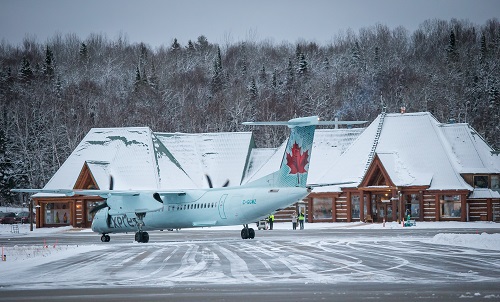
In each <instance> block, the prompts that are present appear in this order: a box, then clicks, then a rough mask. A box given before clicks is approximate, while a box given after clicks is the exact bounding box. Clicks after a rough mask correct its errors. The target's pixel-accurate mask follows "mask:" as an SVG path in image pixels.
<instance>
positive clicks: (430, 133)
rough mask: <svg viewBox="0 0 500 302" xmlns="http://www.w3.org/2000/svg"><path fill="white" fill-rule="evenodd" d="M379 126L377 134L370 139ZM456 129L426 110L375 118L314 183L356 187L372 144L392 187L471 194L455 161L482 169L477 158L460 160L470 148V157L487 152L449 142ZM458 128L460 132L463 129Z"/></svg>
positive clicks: (476, 144)
mask: <svg viewBox="0 0 500 302" xmlns="http://www.w3.org/2000/svg"><path fill="white" fill-rule="evenodd" d="M380 126H381V129H380V136H379V138H378V141H376V134H377V129H378V128H379V127H380ZM458 129H459V127H457V126H452V127H450V126H448V125H444V124H441V123H439V122H438V121H437V120H436V119H435V118H434V117H433V116H432V115H431V114H430V113H428V112H419V113H405V114H399V113H391V114H381V115H379V116H378V117H377V118H376V119H375V120H374V121H373V122H372V123H371V124H370V126H368V128H367V129H366V130H365V131H364V132H363V133H362V134H361V135H360V136H359V137H358V139H357V140H356V141H355V142H354V143H353V144H352V145H350V147H349V149H348V150H347V151H346V152H345V153H344V154H342V156H340V157H339V159H338V160H337V161H336V162H334V163H332V164H331V165H330V166H329V168H328V169H327V172H326V173H325V174H324V175H323V176H322V177H321V178H320V181H319V182H323V183H331V182H347V181H354V183H353V184H352V185H347V186H350V187H356V186H358V185H359V183H360V182H361V180H362V178H363V177H364V174H365V170H366V168H367V162H368V159H369V156H370V152H371V150H372V147H373V146H374V145H376V148H375V153H376V154H377V155H378V156H379V158H380V160H381V162H382V164H383V165H384V167H385V169H386V170H387V172H388V174H389V177H390V178H391V180H392V181H393V182H394V184H395V185H396V186H415V185H426V186H429V189H430V190H470V191H471V190H472V187H471V186H470V185H468V184H467V183H466V182H465V180H464V179H463V178H462V177H461V175H460V173H461V172H463V171H464V169H457V167H459V166H458V165H457V163H459V162H462V163H463V165H462V167H467V169H469V170H472V169H476V167H477V168H478V169H483V170H484V169H485V167H486V165H480V164H479V163H478V160H477V159H474V160H473V161H472V163H467V164H465V161H468V159H467V156H470V157H473V156H474V155H473V152H472V150H474V149H475V150H476V152H477V153H476V154H478V155H479V154H481V156H484V158H488V156H487V155H486V154H487V153H488V152H489V150H490V149H488V146H487V144H485V143H484V141H483V140H479V139H474V138H471V137H469V139H468V141H467V142H466V143H464V146H463V147H462V146H461V144H459V143H458V142H457V141H456V140H451V137H452V132H453V131H452V130H458ZM461 129H462V131H463V129H465V127H462V128H461ZM469 132H470V131H469ZM461 137H462V138H463V137H467V136H465V135H463V136H461ZM471 144H472V145H473V146H470V145H471ZM465 145H467V147H465ZM478 155H476V156H478ZM490 157H491V155H490ZM473 167H474V168H473ZM347 186H345V187H347Z"/></svg>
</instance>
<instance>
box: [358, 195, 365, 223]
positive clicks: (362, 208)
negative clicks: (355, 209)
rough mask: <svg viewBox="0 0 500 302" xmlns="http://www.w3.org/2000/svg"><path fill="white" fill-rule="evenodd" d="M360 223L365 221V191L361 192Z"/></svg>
mask: <svg viewBox="0 0 500 302" xmlns="http://www.w3.org/2000/svg"><path fill="white" fill-rule="evenodd" d="M359 192H360V193H359V221H361V222H363V221H365V198H364V197H365V194H364V192H363V191H359Z"/></svg>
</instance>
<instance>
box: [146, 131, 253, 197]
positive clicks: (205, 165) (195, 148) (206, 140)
mask: <svg viewBox="0 0 500 302" xmlns="http://www.w3.org/2000/svg"><path fill="white" fill-rule="evenodd" d="M155 135H156V136H157V137H158V139H159V140H160V141H161V142H162V143H163V145H165V146H166V147H167V149H168V150H169V151H170V152H171V153H172V154H173V156H174V157H175V158H176V159H177V160H178V161H179V164H180V166H181V167H182V169H183V170H184V171H186V173H187V174H188V175H190V176H191V178H192V180H193V181H194V183H195V184H196V186H197V187H198V188H208V181H207V179H206V177H205V175H208V176H209V177H210V179H211V181H212V184H213V186H214V187H220V186H222V185H224V183H225V182H226V181H228V180H229V186H236V185H240V184H241V180H242V178H243V173H244V171H245V169H246V165H247V160H248V156H249V154H250V151H251V149H252V148H254V147H255V146H254V141H253V137H252V132H222V133H197V134H188V133H155Z"/></svg>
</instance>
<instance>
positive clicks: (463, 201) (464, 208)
mask: <svg viewBox="0 0 500 302" xmlns="http://www.w3.org/2000/svg"><path fill="white" fill-rule="evenodd" d="M460 204H461V207H462V210H461V211H460V221H462V222H465V221H467V197H466V196H465V195H464V194H461V195H460Z"/></svg>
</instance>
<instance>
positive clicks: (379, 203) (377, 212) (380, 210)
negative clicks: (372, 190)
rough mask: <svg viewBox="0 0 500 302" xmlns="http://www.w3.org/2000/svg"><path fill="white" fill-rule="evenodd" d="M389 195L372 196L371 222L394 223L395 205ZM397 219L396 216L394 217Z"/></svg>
mask: <svg viewBox="0 0 500 302" xmlns="http://www.w3.org/2000/svg"><path fill="white" fill-rule="evenodd" d="M391 198H392V196H391V194H390V193H378V194H373V195H372V213H373V220H374V221H376V222H380V223H382V222H384V219H385V222H391V221H394V211H397V203H396V202H394V201H393V200H392V199H391ZM396 217H397V215H396Z"/></svg>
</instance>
